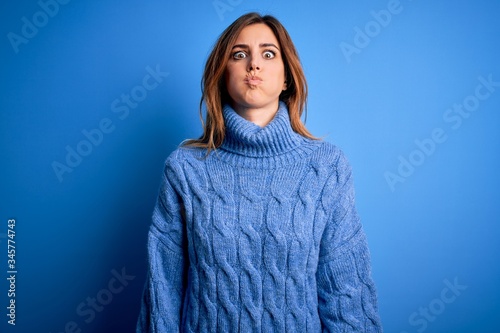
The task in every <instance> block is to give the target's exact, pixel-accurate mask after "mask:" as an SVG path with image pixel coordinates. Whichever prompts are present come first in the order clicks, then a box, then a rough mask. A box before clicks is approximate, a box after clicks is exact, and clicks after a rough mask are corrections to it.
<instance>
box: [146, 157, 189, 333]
mask: <svg viewBox="0 0 500 333" xmlns="http://www.w3.org/2000/svg"><path fill="white" fill-rule="evenodd" d="M177 171H178V169H177ZM176 179H177V177H176V170H175V169H174V168H173V166H172V162H170V163H169V162H168V160H167V165H166V167H165V172H164V174H163V178H162V182H161V186H160V191H159V195H158V200H157V202H156V205H155V208H154V212H153V218H152V224H151V226H150V229H149V233H148V275H147V280H146V284H145V287H144V293H143V298H142V305H141V312H140V316H139V321H138V323H137V333H144V332H151V333H152V332H162V333H163V332H165V333H167V332H180V326H181V317H182V305H183V299H184V293H185V289H186V271H187V266H188V265H187V261H188V259H187V249H186V247H187V246H186V240H185V224H184V221H183V214H182V209H183V208H182V204H181V200H180V197H179V195H178V191H177V190H176V188H179V187H178V186H176V185H178V183H177V182H176ZM176 183H177V184H176Z"/></svg>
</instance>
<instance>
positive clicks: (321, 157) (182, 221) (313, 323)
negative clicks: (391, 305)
mask: <svg viewBox="0 0 500 333" xmlns="http://www.w3.org/2000/svg"><path fill="white" fill-rule="evenodd" d="M224 120H225V124H226V137H225V140H224V142H223V144H222V146H221V147H220V148H219V149H217V150H215V151H212V152H211V153H210V154H209V155H208V157H207V156H205V155H206V150H204V149H198V148H186V147H181V148H179V149H177V150H175V151H174V152H173V153H172V154H171V155H170V156H169V158H168V159H167V161H166V163H165V172H164V174H163V178H162V182H161V187H160V191H159V196H158V200H157V204H156V206H155V209H154V212H153V221H152V224H151V228H150V231H149V238H148V253H149V271H148V278H147V281H146V284H145V289H144V295H143V302H142V308H141V313H140V316H139V321H138V324H137V332H151V333H152V332H156V333H160V332H161V333H167V332H197V333H199V332H244V333H246V332H287V333H290V332H300V333H302V332H382V327H381V323H380V319H379V316H378V310H377V299H376V292H375V287H374V284H373V281H372V279H371V273H370V256H369V252H368V247H367V243H366V239H365V234H364V232H363V230H362V227H361V223H360V220H359V217H358V215H357V213H356V209H355V206H354V189H353V182H352V176H351V168H350V166H349V164H348V162H347V160H346V158H345V156H344V155H343V153H342V152H341V151H340V150H339V149H338V148H337V147H336V146H334V145H332V144H330V143H327V142H325V141H316V140H309V139H306V138H304V137H302V136H300V135H298V134H297V133H295V132H294V131H293V130H292V128H291V126H290V119H289V116H288V110H287V108H286V105H285V104H283V103H281V102H280V107H279V110H278V112H277V113H276V116H275V117H274V119H273V120H272V121H271V122H270V123H269V124H268V125H267V126H265V127H263V128H261V127H259V126H257V125H255V124H253V123H251V122H249V121H246V120H245V119H243V118H242V117H240V116H239V115H238V114H237V113H236V112H235V111H234V110H233V109H232V108H230V107H229V106H226V107H225V108H224Z"/></svg>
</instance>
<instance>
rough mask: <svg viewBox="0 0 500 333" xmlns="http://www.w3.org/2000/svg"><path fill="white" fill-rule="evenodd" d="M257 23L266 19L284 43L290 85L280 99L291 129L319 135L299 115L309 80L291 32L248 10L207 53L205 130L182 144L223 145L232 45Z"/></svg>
mask: <svg viewBox="0 0 500 333" xmlns="http://www.w3.org/2000/svg"><path fill="white" fill-rule="evenodd" d="M256 23H264V24H266V25H267V26H268V27H269V28H271V30H272V31H273V33H274V35H275V36H276V39H277V40H278V42H279V44H280V46H281V50H282V58H283V63H284V66H285V79H286V83H287V89H286V90H284V91H283V92H282V93H281V94H280V96H279V99H280V100H281V101H283V102H284V103H285V104H286V105H287V107H288V114H289V116H290V124H291V126H292V129H293V130H294V131H295V132H296V133H298V134H300V135H302V136H304V137H307V138H311V139H316V138H315V137H314V136H313V135H312V134H311V133H309V131H308V130H307V129H306V127H305V125H304V124H303V123H302V121H301V119H300V117H301V115H302V112H303V111H304V109H305V107H306V101H307V82H306V78H305V75H304V72H303V70H302V65H301V64H300V59H299V55H298V53H297V50H296V49H295V46H294V45H293V42H292V39H291V38H290V35H289V34H288V32H287V31H286V29H285V27H283V25H282V24H281V23H280V22H279V21H278V20H277V19H276V18H275V17H273V16H271V15H265V16H261V15H260V14H258V13H248V14H245V15H243V16H240V17H239V18H238V19H237V20H236V21H234V22H233V23H232V24H231V25H230V26H229V27H227V28H226V30H224V32H223V33H222V34H221V35H220V36H219V39H218V40H217V42H216V43H215V46H214V48H213V49H212V52H211V53H210V56H209V57H208V60H207V62H206V64H205V70H204V73H203V78H202V80H201V89H202V96H201V100H200V119H201V121H202V124H203V134H202V136H201V137H200V138H199V139H190V140H186V141H185V142H184V143H183V145H185V146H192V147H202V148H207V149H208V151H210V150H211V149H216V148H218V147H219V146H220V145H222V142H223V141H224V134H225V125H224V117H223V115H222V108H223V106H224V105H225V104H228V103H229V102H230V101H231V99H230V96H229V94H228V92H227V87H226V82H225V79H224V74H225V71H226V66H227V63H228V61H229V59H230V55H231V48H232V46H233V45H234V43H235V42H236V39H237V38H238V36H239V34H240V32H241V31H242V30H243V29H244V28H245V27H247V26H249V25H252V24H256ZM203 102H205V107H206V112H207V114H206V121H205V122H203V111H202V106H203Z"/></svg>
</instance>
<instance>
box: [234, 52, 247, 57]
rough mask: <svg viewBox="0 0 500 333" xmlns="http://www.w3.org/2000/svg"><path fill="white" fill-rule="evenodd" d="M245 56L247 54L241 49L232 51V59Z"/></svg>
mask: <svg viewBox="0 0 500 333" xmlns="http://www.w3.org/2000/svg"><path fill="white" fill-rule="evenodd" d="M246 57H247V55H246V54H245V52H243V51H238V52H235V53H233V58H234V59H245V58H246Z"/></svg>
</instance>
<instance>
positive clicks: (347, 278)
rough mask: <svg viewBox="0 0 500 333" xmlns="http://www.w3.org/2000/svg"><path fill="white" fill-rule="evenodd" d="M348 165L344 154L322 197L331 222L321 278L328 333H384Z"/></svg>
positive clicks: (322, 250) (322, 246)
mask: <svg viewBox="0 0 500 333" xmlns="http://www.w3.org/2000/svg"><path fill="white" fill-rule="evenodd" d="M351 175H352V172H351V167H350V165H349V163H348V162H347V160H346V158H345V157H344V155H342V154H341V156H340V158H339V160H338V164H337V169H336V173H334V174H333V175H332V176H331V177H330V181H329V183H328V184H327V186H326V188H325V191H326V192H325V193H324V194H323V197H324V198H325V199H324V202H323V205H325V206H328V207H330V208H332V207H333V210H332V211H331V215H330V218H329V220H328V222H327V225H326V227H325V230H324V232H323V235H322V238H321V244H320V257H319V263H318V270H317V273H316V279H317V287H318V305H319V314H320V318H321V323H322V327H323V332H382V326H381V323H380V319H379V315H378V308H377V295H376V290H375V286H374V283H373V281H372V278H371V264H370V254H369V251H368V245H367V242H366V238H365V234H364V232H363V229H362V227H361V223H360V220H359V217H358V215H357V213H356V209H355V205H354V187H353V181H352V176H351Z"/></svg>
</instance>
